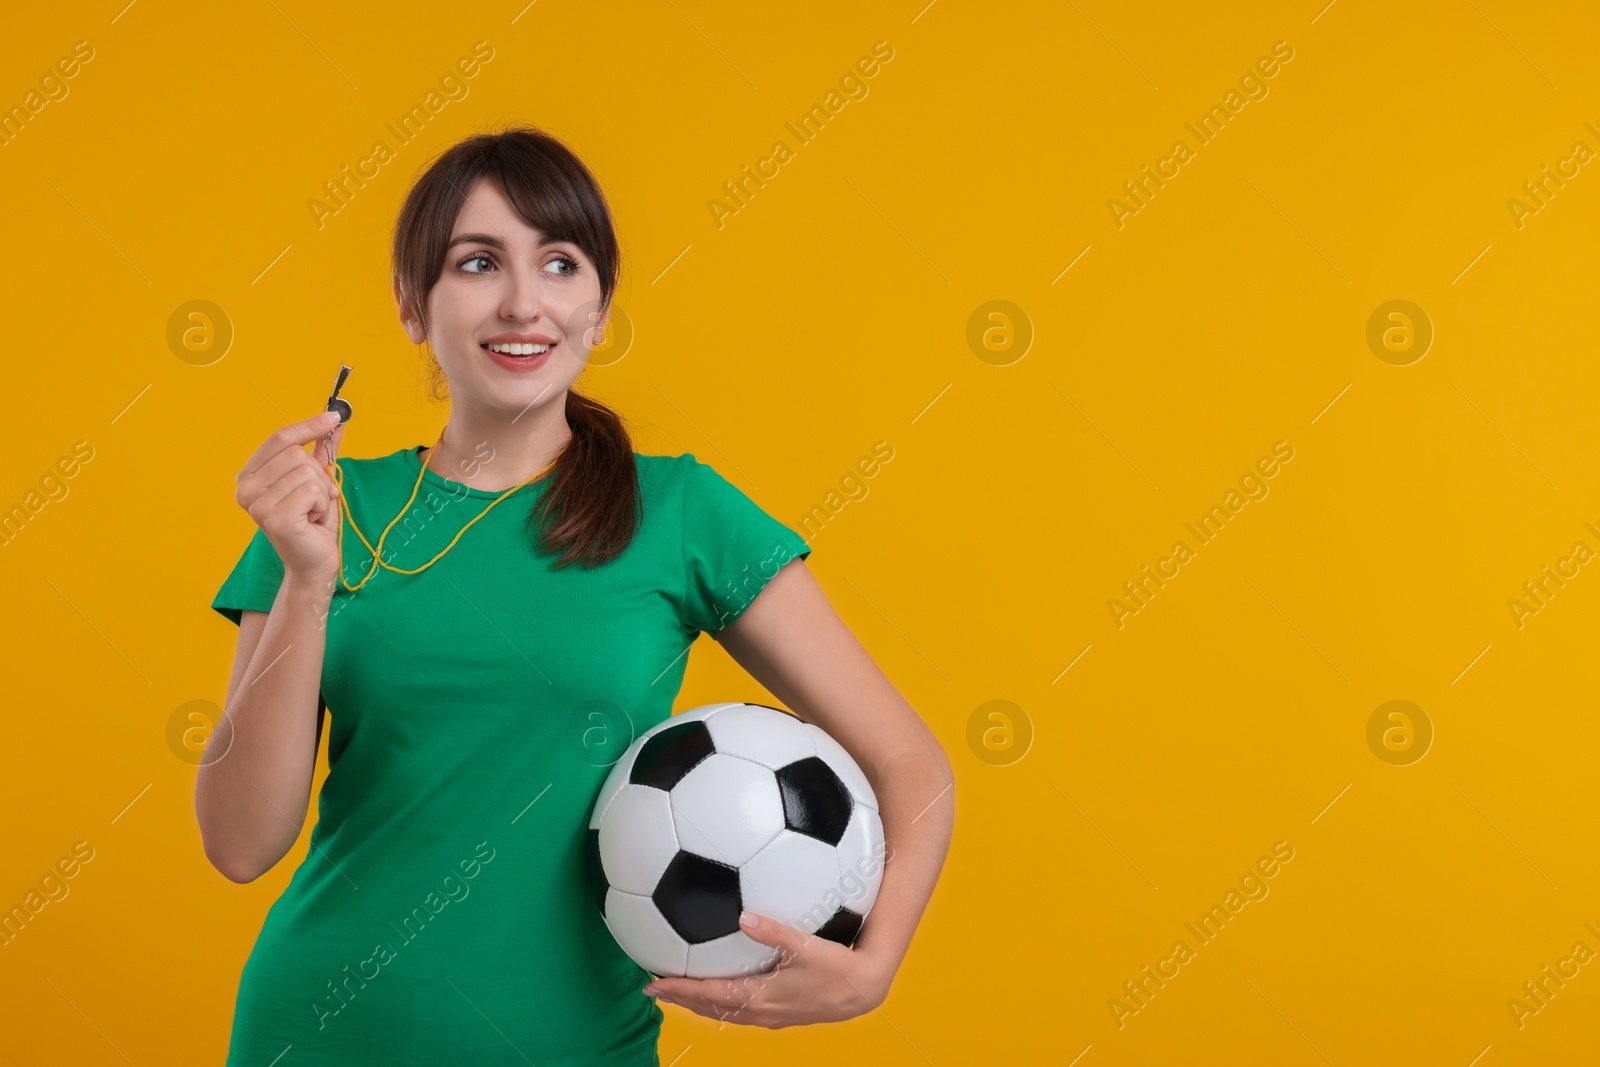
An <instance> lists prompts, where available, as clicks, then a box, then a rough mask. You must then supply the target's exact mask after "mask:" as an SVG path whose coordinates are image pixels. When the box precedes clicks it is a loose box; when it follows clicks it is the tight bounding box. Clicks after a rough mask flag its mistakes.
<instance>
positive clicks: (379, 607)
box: [195, 128, 954, 1067]
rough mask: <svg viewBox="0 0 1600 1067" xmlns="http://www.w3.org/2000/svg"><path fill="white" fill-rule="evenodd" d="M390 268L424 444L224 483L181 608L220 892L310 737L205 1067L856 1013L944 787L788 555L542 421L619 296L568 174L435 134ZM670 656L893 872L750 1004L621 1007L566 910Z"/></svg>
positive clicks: (908, 714)
mask: <svg viewBox="0 0 1600 1067" xmlns="http://www.w3.org/2000/svg"><path fill="white" fill-rule="evenodd" d="M393 268H394V295H395V299H396V302H397V304H398V306H399V311H400V320H401V322H402V324H403V325H404V327H405V330H406V333H407V335H408V336H409V337H410V338H411V340H412V342H413V343H415V344H418V345H422V344H424V343H426V344H427V345H428V346H429V347H430V350H431V353H432V354H433V357H434V358H431V359H430V368H431V370H432V372H433V374H434V377H435V383H436V385H443V386H447V387H448V395H449V398H450V416H449V419H448V422H447V424H446V426H445V428H444V431H443V432H442V433H441V435H440V437H439V440H438V442H437V443H436V444H435V445H434V446H433V447H431V448H424V447H423V446H421V445H418V446H414V447H412V448H408V449H402V450H399V451H396V452H393V453H391V454H389V455H387V456H381V457H377V458H372V459H345V460H342V461H337V462H336V461H334V460H333V456H334V454H336V452H337V446H338V444H339V441H340V440H341V439H342V435H343V428H342V424H341V425H340V426H339V427H338V428H334V427H333V426H332V425H331V423H332V420H334V419H337V418H338V416H337V415H334V416H329V417H327V418H326V419H325V418H324V417H323V416H318V417H316V418H312V419H307V420H305V421H303V422H300V423H296V424H294V425H290V426H286V427H284V428H282V429H280V430H278V431H277V432H276V433H274V434H273V435H272V436H271V437H269V438H268V439H267V440H266V442H265V443H264V444H263V445H262V446H261V447H260V448H259V449H257V450H256V452H255V453H254V454H253V455H252V456H251V457H250V459H249V461H248V462H247V463H246V464H245V466H244V469H243V470H242V471H241V472H240V474H239V488H238V493H237V499H238V502H239V504H240V505H241V506H243V507H244V508H245V510H246V511H247V512H248V513H249V514H250V516H251V518H252V519H253V520H254V521H255V522H256V523H257V524H258V526H259V527H260V528H259V529H258V530H257V531H256V533H255V535H254V537H253V538H252V540H251V541H250V543H249V545H248V547H247V548H246V549H245V551H244V554H243V556H242V557H241V559H240V560H239V562H238V564H237V565H236V566H235V568H234V570H233V572H232V573H231V574H230V575H229V577H228V579H227V581H226V582H225V583H224V584H223V586H222V588H221V589H220V591H219V592H218V594H217V596H216V598H215V600H214V601H213V603H212V607H213V608H215V609H216V610H217V611H218V612H220V613H221V614H223V615H224V616H225V617H227V618H229V619H230V620H232V621H234V622H236V623H238V625H239V646H238V652H237V655H236V658H235V661H234V667H233V677H232V679H231V681H230V683H229V688H228V700H227V711H226V713H225V715H224V717H223V720H222V722H221V723H219V725H218V729H217V730H216V732H215V734H214V737H213V739H212V741H211V743H210V747H209V748H208V751H207V753H206V759H205V762H204V764H203V766H202V767H201V769H200V773H199V779H198V781H197V783H196V788H195V804H196V812H197V816H198V820H199V823H200V828H201V833H202V836H203V838H204V842H205V849H206V855H207V856H208V857H209V858H210V859H211V862H212V863H213V864H214V865H215V866H216V867H217V869H218V870H219V871H221V872H222V873H223V874H224V875H225V876H227V877H228V878H229V879H231V880H233V881H235V882H249V881H251V880H253V879H255V878H257V877H259V876H260V875H261V874H262V873H264V872H265V871H267V870H269V869H270V868H271V867H272V866H273V865H274V864H275V863H277V862H278V860H280V859H281V858H282V857H283V856H284V855H285V854H286V853H287V852H288V851H289V849H290V848H292V847H293V845H294V844H295V841H296V839H297V837H298V834H299V832H300V828H301V826H302V824H303V822H304V819H305V814H306V811H307V808H308V805H309V801H310V796H309V794H310V786H311V781H312V772H313V765H314V762H315V756H316V751H317V747H318V745H319V743H320V741H321V735H322V716H323V712H324V710H329V711H331V723H332V726H331V730H332V732H331V734H330V735H329V743H328V764H329V771H328V776H327V780H326V781H325V783H324V784H323V787H322V791H321V793H320V794H319V796H318V818H317V821H316V824H315V826H314V828H313V830H312V833H311V848H310V851H309V852H308V854H307V856H306V858H305V860H304V862H302V863H301V865H300V866H299V867H298V868H297V869H296V870H295V872H294V875H293V877H292V879H291V880H290V882H289V885H288V888H287V889H286V890H285V891H284V893H283V895H282V896H281V897H280V898H279V899H278V900H277V901H276V902H275V903H274V904H273V906H272V908H271V910H270V912H269V913H268V915H267V918H266V921H265V923H264V924H263V926H262V930H261V933H260V935H259V937H258V939H257V941H256V945H255V948H254V950H253V951H252V952H251V954H250V958H249V960H248V962H247V963H246V964H245V967H244V971H243V974H242V976H241V979H240V985H239V993H238V1000H237V1005H236V1008H235V1013H234V1020H233V1030H232V1038H231V1043H230V1047H229V1053H228V1060H227V1062H228V1063H229V1064H230V1065H243V1064H251V1065H259V1067H265V1065H266V1064H269V1063H272V1062H274V1061H275V1057H279V1056H284V1057H285V1058H284V1059H283V1061H282V1067H300V1065H304V1064H351V1063H364V1062H385V1063H395V1064H406V1063H418V1064H423V1063H426V1064H439V1063H473V1064H480V1065H486V1064H495V1063H523V1062H529V1061H531V1062H536V1063H538V1064H540V1065H541V1067H550V1065H563V1064H572V1065H577V1064H584V1065H587V1067H595V1065H602V1067H604V1065H617V1067H623V1065H627V1067H633V1065H641V1064H656V1063H658V1062H659V1061H658V1060H657V1058H656V1052H655V1046H656V1039H657V1036H658V1034H659V1030H660V1024H661V1021H662V1018H663V1015H662V1012H661V1010H660V1009H659V1008H658V1007H657V1006H656V1004H655V1002H654V1000H653V999H652V997H655V998H656V999H660V1000H666V1001H668V1002H671V1003H677V1004H680V1005H682V1006H683V1007H686V1008H688V1009H689V1010H691V1011H695V1012H697V1013H699V1014H702V1015H706V1016H709V1017H712V1018H726V1019H728V1020H729V1021H733V1022H740V1023H747V1024H753V1025H760V1026H767V1027H773V1028H776V1027H783V1026H791V1025H796V1024H802V1023H814V1022H826V1021H833V1020H841V1019H848V1018H851V1017H853V1016H856V1015H860V1014H862V1013H864V1012H867V1011H870V1010H872V1009H873V1008H875V1007H877V1006H878V1005H879V1004H881V1003H882V1002H883V1000H884V998H885V997H886V996H887V994H888V991H889V987H890V983H891V982H892V980H893V977H894V974H895V971H896V970H897V968H898V967H899V964H900V961H901V959H902V958H903V956H904V954H905V952H906V949H907V946H908V945H909V943H910V940H911V935H912V932H913V930H914V929H915V927H916V924H917V922H918V919H919V918H920V916H921V914H922V911H923V908H924V906H925V905H926V903H927V900H928V898H929V896H930V894H931V893H932V891H933V886H934V882H935V880H936V879H937V877H938V873H939V868H940V866H941V865H942V863H943V859H944V854H945V851H946V848H947V846H948V842H949V838H950V832H951V826H952V822H953V817H954V799H953V797H954V794H953V788H952V787H953V779H952V776H951V769H950V764H949V762H948V760H947V759H946V757H945V755H944V753H943V751H942V749H941V748H940V747H939V745H938V743H937V741H936V740H935V739H934V738H933V736H932V734H931V733H930V732H929V731H928V729H927V727H926V726H925V725H924V724H923V723H922V721H921V720H920V719H919V718H918V717H917V715H916V714H915V713H914V712H913V711H912V710H911V709H910V708H909V707H908V706H907V705H906V703H905V701H904V700H903V699H901V697H900V696H899V694H898V693H897V692H896V691H895V689H894V688H893V686H892V685H891V684H890V683H889V681H888V680H887V679H886V678H885V677H884V675H883V674H882V673H881V672H880V671H879V670H878V668H877V667H876V666H875V665H874V664H873V662H872V660H871V659H870V658H869V657H868V656H867V654H866V653H865V652H864V651H863V650H862V648H861V646H860V645H859V644H858V643H857V642H856V641H855V639H854V638H853V637H852V636H851V634H850V632H849V631H848V630H847V629H846V628H845V626H844V625H843V623H842V622H841V621H840V620H839V618H838V617H837V616H836V615H835V614H834V612H833V611H832V609H831V608H830V607H829V605H828V603H827V601H826V599H825V598H824V596H823V594H822V592H821V590H820V588H819V587H818V585H817V583H816V581H815V580H814V579H813V577H812V576H811V573H810V571H809V570H808V569H807V567H806V566H805V564H804V562H803V560H804V558H805V557H806V556H807V555H809V553H810V549H809V547H808V546H807V545H806V543H805V542H804V541H803V540H801V538H800V537H799V536H798V535H797V534H795V533H794V531H792V530H790V529H789V528H787V527H786V526H784V525H783V524H781V523H779V522H778V521H777V520H775V519H773V518H772V517H771V516H769V515H768V514H766V513H765V512H764V511H762V510H761V509H760V508H759V507H758V506H757V505H756V504H755V503H754V502H752V501H751V500H750V499H749V498H748V497H747V496H745V494H744V493H742V492H741V491H740V490H738V489H737V488H735V487H734V486H733V485H732V484H731V483H729V482H728V481H726V480H725V479H724V478H723V477H722V476H721V475H720V474H718V473H717V472H716V471H715V470H714V469H713V468H711V467H710V466H708V465H706V464H703V463H700V462H699V461H698V460H697V459H696V458H695V457H694V456H693V455H687V454H686V455H681V456H656V455H641V454H639V453H636V452H634V451H633V450H632V445H631V443H630V439H629V436H628V434H627V432H626V430H625V429H624V428H623V425H622V422H621V420H620V419H619V418H618V416H617V415H616V414H615V413H613V412H612V411H610V410H609V409H607V408H606V407H604V406H602V405H601V404H599V403H597V402H595V401H593V400H590V399H587V398H585V397H583V396H580V395H579V394H578V393H576V392H574V391H573V390H572V385H573V382H574V380H575V379H576V378H577V377H578V375H579V374H580V373H581V372H582V370H583V368H584V365H585V362H586V360H587V358H588V354H589V350H590V347H591V346H592V345H593V343H594V342H595V340H596V337H597V336H603V331H604V329H605V327H606V325H607V324H608V322H609V319H610V309H611V297H612V294H613V292H614V291H615V288H616V283H617V277H618V273H619V254H618V246H617V240H616V237H615V234H614V232H613V230H612V224H611V215H610V212H609V210H608V209H607V206H606V202H605V199H604V197H603V195H602V194H601V191H600V189H599V187H598V185H597V183H596V182H595V179H594V178H593V176H592V175H591V174H590V173H589V171H588V170H587V169H586V168H585V167H584V166H583V164H582V163H581V162H580V161H579V160H578V159H577V158H576V157H575V156H574V155H573V154H572V153H571V152H570V151H569V150H568V149H567V148H565V147H564V146H563V145H562V144H560V143H559V142H558V141H556V140H555V139H553V138H551V137H549V136H548V135H546V134H544V133H542V132H540V131H538V130H534V129H529V128H515V129H510V130H508V131H506V132H503V133H498V134H485V135H479V136H474V137H471V138H468V139H467V140H465V141H463V142H461V143H459V144H457V145H455V146H454V147H452V148H451V149H450V150H448V151H447V152H445V153H444V154H443V155H442V156H441V157H439V158H438V159H437V160H436V161H434V162H433V163H432V164H431V165H430V166H429V167H428V169H427V170H426V171H425V172H424V173H423V175H422V176H421V178H420V179H419V180H418V182H417V184H416V186H415V187H414V188H413V189H412V190H411V191H410V193H409V195H408V197H407V199H406V202H405V204H404V206H403V208H402V210H401V214H400V218H399V220H398V223H397V225H396V228H395V234H394V247H393ZM435 360H436V361H435ZM441 376H442V379H443V380H442V381H440V378H441ZM435 395H436V396H437V391H436V394H435ZM330 431H331V432H330ZM307 443H312V444H313V451H312V452H311V453H307V452H306V451H305V449H304V445H305V444H307ZM502 504H504V505H505V506H501V505H502ZM397 508H398V509H399V513H398V514H397V513H396V509H397ZM346 527H348V529H346ZM341 561H342V566H341ZM757 594H759V595H757ZM701 631H705V632H709V633H712V634H713V635H714V637H715V639H716V640H717V641H718V642H719V643H720V644H721V645H722V646H723V647H724V648H725V649H727V650H728V652H729V653H730V654H731V655H732V656H733V657H734V658H735V659H736V660H737V661H738V662H739V663H740V664H741V665H743V666H744V667H745V668H746V669H747V670H748V671H749V673H750V674H751V675H752V676H753V677H754V678H755V679H756V680H757V681H758V682H760V683H761V684H762V685H764V686H766V687H767V689H768V690H770V691H771V692H772V693H773V694H774V695H775V696H777V697H778V699H779V700H781V701H783V703H784V704H785V705H787V706H788V707H789V708H790V709H792V710H793V711H794V712H795V713H796V714H798V715H799V716H800V717H801V718H803V719H805V720H807V721H810V722H814V723H816V724H817V725H818V726H820V727H822V728H823V729H824V730H826V731H828V732H829V733H830V734H832V735H833V736H834V737H835V738H836V739H837V740H838V741H839V742H840V743H842V744H843V745H844V746H845V747H846V749H848V750H849V752H850V753H851V755H853V756H854V757H855V759H856V760H857V762H859V763H860V764H861V766H862V768H863V769H864V770H865V771H866V773H867V774H868V776H869V777H870V778H871V780H872V785H873V788H874V790H875V792H876V793H877V795H878V798H879V802H880V805H881V808H882V816H883V823H884V830H885V836H886V838H887V840H888V842H889V845H890V848H891V850H892V851H891V853H890V859H891V860H892V862H889V863H887V864H886V865H885V867H884V878H883V884H882V887H881V889H880V890H879V896H878V899H877V902H876V904H875V905H874V907H873V910H872V913H871V915H870V917H869V918H868V920H867V923H866V925H865V927H864V929H863V931H862V933H861V936H860V938H859V939H858V940H857V942H856V944H855V947H854V948H853V949H851V948H847V947H844V946H842V945H839V944H835V943H834V942H832V941H828V940H824V939H822V938H819V937H808V936H807V935H806V932H805V931H803V930H800V929H798V928H795V927H791V926H788V925H785V923H784V922H783V921H779V920H778V919H774V918H773V917H770V916H758V917H756V923H757V924H756V925H755V926H754V927H750V926H746V927H745V933H746V934H747V935H748V936H749V937H751V938H753V939H755V940H757V941H759V942H761V943H763V944H766V945H769V946H772V947H775V948H778V949H780V950H781V957H780V963H779V965H778V967H777V969H776V971H775V972H773V973H769V974H768V975H766V976H764V977H763V978H762V979H760V980H759V981H751V980H741V981H740V982H739V983H734V982H728V981H714V980H713V981H707V980H693V979H686V978H663V979H658V980H656V981H654V982H651V981H650V977H651V976H650V975H649V973H648V972H646V971H644V970H643V969H642V968H640V967H639V966H638V965H637V964H635V963H634V962H633V961H632V960H630V959H629V958H628V957H627V956H626V955H625V954H624V953H623V952H622V950H621V949H620V948H619V947H618V946H617V944H616V942H615V941H614V940H613V939H612V937H611V935H610V933H609V931H608V930H607V929H606V927H605V925H604V921H603V919H602V917H601V915H600V913H599V911H598V910H597V909H596V907H595V905H594V902H593V900H592V898H591V897H590V896H589V895H588V886H587V883H586V871H585V857H584V842H585V830H586V826H587V822H588V817H589V812H590V806H591V804H592V803H593V800H594V798H595V795H596V793H597V792H598V790H599V788H600V785H601V782H602V780H603V779H604V777H605V774H606V772H607V770H608V765H609V764H610V763H612V762H614V761H615V760H616V758H617V756H618V755H619V754H620V753H621V751H622V750H623V749H624V748H626V746H627V744H628V743H629V741H630V740H631V739H632V738H633V737H634V736H637V735H638V734H639V733H641V732H643V731H644V730H646V729H648V728H649V727H651V726H653V725H655V724H656V723H658V722H661V721H662V720H664V719H665V718H667V716H668V715H670V714H671V710H672V708H671V705H672V701H673V698H674V696H675V695H676V693H677V692H678V690H679V687H680V685H681V684H682V681H683V674H684V668H685V664H686V660H687V657H686V655H685V653H686V652H687V651H688V648H689V646H690V644H692V642H693V640H694V639H695V637H696V636H697V635H698V634H699V633H700V632H701ZM245 683H247V684H245ZM647 983H648V986H649V988H646V985H647ZM286 1052H287V1053H288V1055H285V1053H286Z"/></svg>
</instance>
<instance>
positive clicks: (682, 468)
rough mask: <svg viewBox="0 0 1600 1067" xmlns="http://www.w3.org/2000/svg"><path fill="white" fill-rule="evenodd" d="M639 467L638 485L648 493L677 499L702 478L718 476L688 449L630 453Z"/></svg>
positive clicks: (703, 479)
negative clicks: (670, 454) (679, 451)
mask: <svg viewBox="0 0 1600 1067" xmlns="http://www.w3.org/2000/svg"><path fill="white" fill-rule="evenodd" d="M633 459H634V464H635V466H636V467H637V468H638V471H639V487H640V489H641V490H642V491H643V492H644V494H645V495H646V496H647V497H649V496H651V495H652V494H653V495H654V496H655V497H656V498H657V499H664V498H670V499H673V500H676V499H678V498H679V497H681V495H682V494H683V493H684V492H685V490H686V489H689V490H690V491H692V487H693V486H696V485H699V484H703V483H704V481H705V479H706V478H708V477H709V478H712V479H716V480H721V478H722V476H721V475H720V474H718V473H717V472H716V471H715V470H713V469H712V468H711V466H710V465H708V464H705V463H702V462H700V460H698V459H697V458H695V455H694V453H692V452H683V453H680V454H678V455H676V456H666V455H651V454H646V453H643V452H635V453H634V454H633Z"/></svg>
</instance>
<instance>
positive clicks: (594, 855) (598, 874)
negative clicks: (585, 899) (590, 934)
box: [584, 830, 611, 913]
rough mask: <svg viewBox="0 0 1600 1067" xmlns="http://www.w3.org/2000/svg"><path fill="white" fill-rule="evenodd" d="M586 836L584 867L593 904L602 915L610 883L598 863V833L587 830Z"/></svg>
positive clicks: (602, 867)
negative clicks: (597, 906) (586, 869)
mask: <svg viewBox="0 0 1600 1067" xmlns="http://www.w3.org/2000/svg"><path fill="white" fill-rule="evenodd" d="M588 835H589V836H588V839H587V840H586V841H585V842H584V852H585V853H586V855H587V860H586V861H585V864H584V866H586V867H587V868H588V873H589V891H590V892H591V893H593V894H594V902H595V903H596V904H598V905H599V906H600V911H601V912H602V913H603V912H604V911H605V910H606V890H608V889H610V888H611V883H610V882H608V881H607V880H606V869H605V867H604V866H602V865H601V863H600V831H599V830H589V831H588Z"/></svg>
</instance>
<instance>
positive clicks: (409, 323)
mask: <svg viewBox="0 0 1600 1067" xmlns="http://www.w3.org/2000/svg"><path fill="white" fill-rule="evenodd" d="M391 281H392V282H393V284H394V302H395V306H396V307H398V308H399V310H400V325H401V326H404V327H405V331H406V336H407V337H409V338H410V339H411V343H412V344H414V345H420V344H421V343H422V342H424V341H426V340H427V339H428V334H427V331H425V330H424V329H423V328H422V320H421V319H419V318H418V317H417V313H416V311H415V310H414V309H413V308H412V307H411V306H410V305H409V304H407V303H406V298H405V294H404V293H403V292H402V291H401V289H400V275H398V274H396V275H394V276H393V277H392V279H391Z"/></svg>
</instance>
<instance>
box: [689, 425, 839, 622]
mask: <svg viewBox="0 0 1600 1067" xmlns="http://www.w3.org/2000/svg"><path fill="white" fill-rule="evenodd" d="M679 462H680V463H682V464H683V467H684V472H683V524H682V530H683V569H684V596H683V605H682V614H683V624H684V627H685V629H687V630H690V631H704V632H706V633H712V634H714V633H716V632H717V631H718V630H721V629H722V628H723V627H725V626H727V625H729V624H730V623H732V622H733V621H734V620H735V619H737V618H738V617H739V616H740V615H742V614H743V613H744V610H745V608H747V607H749V606H750V604H751V602H753V601H754V600H755V598H756V594H758V593H760V592H761V590H762V589H763V588H765V587H766V584H767V583H768V582H769V581H771V580H772V579H773V578H774V577H775V576H776V575H777V573H778V570H779V568H781V567H782V566H783V565H784V564H785V563H788V562H789V561H790V560H792V559H796V558H799V559H804V558H806V557H807V556H809V555H810V554H811V546H810V545H808V544H806V542H805V540H804V539H803V538H801V536H800V535H799V534H797V533H795V532H794V530H792V529H790V528H789V527H788V526H785V525H784V524H783V523H781V522H779V521H778V520H777V519H775V518H773V517H772V516H771V515H769V514H767V513H766V512H765V511H763V510H761V507H760V506H759V505H758V504H756V502H755V501H753V500H751V499H750V498H749V497H748V496H746V495H745V494H744V493H743V492H742V491H741V490H740V489H739V488H738V487H737V486H735V485H733V484H732V483H731V482H729V481H728V480H727V479H726V478H724V477H723V476H722V475H721V474H719V473H717V471H716V470H715V469H714V468H713V467H711V466H709V465H707V464H705V463H701V462H700V461H699V460H697V459H696V458H695V457H694V456H693V455H692V454H685V455H683V456H680V457H679Z"/></svg>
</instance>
